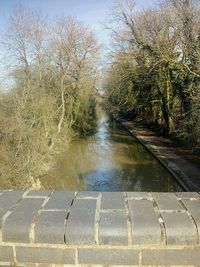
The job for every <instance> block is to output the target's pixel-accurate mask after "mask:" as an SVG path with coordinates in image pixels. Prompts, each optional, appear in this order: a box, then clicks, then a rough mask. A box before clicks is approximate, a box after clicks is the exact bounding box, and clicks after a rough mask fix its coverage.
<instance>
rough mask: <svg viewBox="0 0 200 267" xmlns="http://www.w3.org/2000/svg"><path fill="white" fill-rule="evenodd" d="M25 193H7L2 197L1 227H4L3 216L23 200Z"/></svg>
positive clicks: (18, 191) (0, 208) (16, 191)
mask: <svg viewBox="0 0 200 267" xmlns="http://www.w3.org/2000/svg"><path fill="white" fill-rule="evenodd" d="M23 193H24V191H21V190H15V191H6V192H4V194H3V195H0V227H1V226H2V218H3V216H4V215H5V214H6V213H7V211H9V210H10V209H12V207H13V206H14V205H15V204H16V203H17V202H18V201H19V200H20V199H21V198H22V195H23Z"/></svg>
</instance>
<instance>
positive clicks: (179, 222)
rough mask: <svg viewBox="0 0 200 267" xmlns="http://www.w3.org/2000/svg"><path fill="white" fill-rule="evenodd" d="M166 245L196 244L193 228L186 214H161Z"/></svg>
mask: <svg viewBox="0 0 200 267" xmlns="http://www.w3.org/2000/svg"><path fill="white" fill-rule="evenodd" d="M162 218H163V220H164V225H165V230H166V235H167V244H168V245H194V244H196V236H195V228H194V225H193V223H192V221H191V220H190V218H189V216H188V215H187V214H186V213H165V212H163V213H162Z"/></svg>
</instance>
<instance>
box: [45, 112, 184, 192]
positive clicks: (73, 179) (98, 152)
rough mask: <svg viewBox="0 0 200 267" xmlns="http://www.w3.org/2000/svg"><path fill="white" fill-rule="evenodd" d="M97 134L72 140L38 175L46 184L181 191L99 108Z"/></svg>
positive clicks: (87, 188)
mask: <svg viewBox="0 0 200 267" xmlns="http://www.w3.org/2000/svg"><path fill="white" fill-rule="evenodd" d="M97 117H98V122H97V123H98V124H97V131H96V134H94V135H93V136H90V137H88V138H83V139H78V140H76V141H73V142H72V143H71V145H70V147H69V149H68V150H67V152H66V153H64V154H61V155H60V156H59V157H58V158H57V163H56V168H55V169H54V170H53V171H51V172H50V173H48V174H47V175H46V176H45V177H43V178H42V179H41V182H42V184H43V185H44V187H45V188H50V189H52V188H53V189H57V190H77V191H80V190H84V191H110V192H111V191H157V192H170V191H171V192H173V191H182V189H181V187H180V186H179V185H178V183H177V182H176V180H175V178H174V177H172V176H171V175H170V173H169V172H168V171H167V170H166V169H165V168H164V167H163V166H162V165H161V164H160V163H159V162H158V161H157V160H156V159H155V158H154V157H153V156H152V155H151V154H150V153H149V152H148V151H147V150H146V149H145V148H144V147H143V146H142V145H141V144H140V143H139V142H138V141H137V140H136V139H135V138H134V137H133V136H132V135H130V134H129V132H128V131H127V130H126V129H125V128H124V127H123V126H122V125H121V124H120V123H119V122H117V121H115V120H112V119H111V118H110V117H109V116H108V115H107V114H106V113H105V112H104V111H103V110H102V109H99V110H98V116H97Z"/></svg>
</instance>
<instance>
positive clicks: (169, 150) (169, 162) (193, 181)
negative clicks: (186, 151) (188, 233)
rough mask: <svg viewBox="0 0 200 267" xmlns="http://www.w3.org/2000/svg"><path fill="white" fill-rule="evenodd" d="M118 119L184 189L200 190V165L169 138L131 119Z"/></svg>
mask: <svg viewBox="0 0 200 267" xmlns="http://www.w3.org/2000/svg"><path fill="white" fill-rule="evenodd" d="M118 120H119V121H120V122H121V123H122V124H123V125H124V126H125V127H126V129H127V130H128V131H129V132H130V133H131V134H133V135H134V136H135V137H136V138H137V139H138V140H139V141H140V142H141V143H142V144H143V145H144V146H145V147H146V148H147V149H148V150H150V152H151V153H152V154H153V155H154V156H155V157H157V159H158V160H159V161H160V162H161V163H162V164H163V165H165V167H166V168H167V169H168V170H169V171H170V172H171V173H172V174H173V175H174V176H175V177H176V179H177V180H178V181H179V183H180V184H181V185H182V187H183V188H184V190H185V191H200V166H198V165H197V164H194V163H193V162H191V161H190V160H189V159H187V158H186V157H184V156H183V155H182V154H181V149H180V148H178V147H176V145H175V144H174V143H173V142H172V141H171V140H169V139H167V138H164V137H161V136H157V135H156V133H155V132H153V131H151V130H149V129H147V128H145V127H144V126H140V125H138V124H136V123H135V122H133V121H127V120H125V119H121V118H120V119H119V118H118Z"/></svg>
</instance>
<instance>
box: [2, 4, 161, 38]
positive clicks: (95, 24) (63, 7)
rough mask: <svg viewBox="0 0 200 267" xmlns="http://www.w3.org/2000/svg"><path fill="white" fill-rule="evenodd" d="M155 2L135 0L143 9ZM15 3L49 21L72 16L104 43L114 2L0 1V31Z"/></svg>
mask: <svg viewBox="0 0 200 267" xmlns="http://www.w3.org/2000/svg"><path fill="white" fill-rule="evenodd" d="M155 1H156V0H136V3H137V5H138V6H139V7H145V6H149V5H150V4H152V3H154V2H155ZM17 3H22V4H23V5H24V6H27V7H29V8H33V9H37V10H39V11H40V12H42V13H43V14H44V15H46V14H47V15H48V17H49V19H50V20H54V19H55V18H56V17H58V16H61V15H70V16H73V17H75V18H77V19H78V20H80V21H82V22H84V23H85V24H86V25H89V26H90V27H91V28H92V29H93V30H94V31H95V32H96V34H97V36H98V38H99V39H101V40H103V41H104V39H105V38H106V37H107V35H108V33H107V31H106V30H105V26H104V24H105V21H106V20H107V19H108V18H109V10H110V8H111V7H113V6H114V5H115V3H116V0H19V1H18V0H0V30H2V29H3V28H4V26H5V23H6V20H7V17H8V16H9V13H10V12H11V11H12V8H13V7H14V6H15V5H16V4H17Z"/></svg>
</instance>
